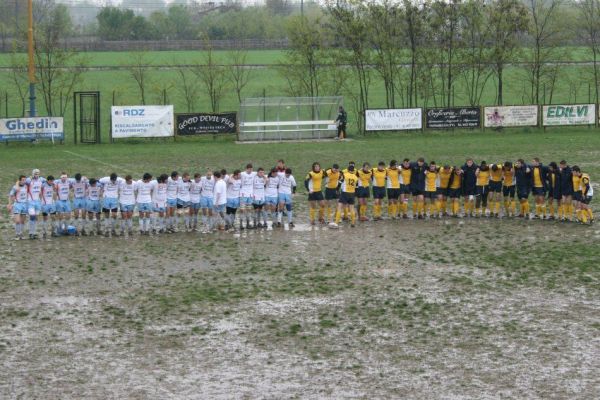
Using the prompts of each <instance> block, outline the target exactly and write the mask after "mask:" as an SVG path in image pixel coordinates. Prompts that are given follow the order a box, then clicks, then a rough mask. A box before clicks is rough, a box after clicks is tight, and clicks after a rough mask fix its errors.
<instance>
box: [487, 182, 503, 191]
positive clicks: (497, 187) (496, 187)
mask: <svg viewBox="0 0 600 400" xmlns="http://www.w3.org/2000/svg"><path fill="white" fill-rule="evenodd" d="M489 189H490V192H494V193H500V192H502V182H495V181H490V186H489Z"/></svg>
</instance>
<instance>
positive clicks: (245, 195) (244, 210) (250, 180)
mask: <svg viewBox="0 0 600 400" xmlns="http://www.w3.org/2000/svg"><path fill="white" fill-rule="evenodd" d="M255 176H256V172H254V171H253V170H252V164H248V165H246V170H245V171H244V172H242V173H241V174H240V178H241V180H242V187H241V189H240V229H244V225H243V223H244V218H245V219H246V228H248V229H250V216H251V214H252V203H253V202H254V198H253V192H254V177H255Z"/></svg>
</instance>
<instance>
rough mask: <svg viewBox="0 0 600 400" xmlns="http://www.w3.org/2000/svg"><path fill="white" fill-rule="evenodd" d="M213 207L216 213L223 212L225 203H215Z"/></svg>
mask: <svg viewBox="0 0 600 400" xmlns="http://www.w3.org/2000/svg"><path fill="white" fill-rule="evenodd" d="M214 209H215V212H217V213H223V212H225V204H217V205H216V206H214Z"/></svg>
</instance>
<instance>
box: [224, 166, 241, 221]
mask: <svg viewBox="0 0 600 400" xmlns="http://www.w3.org/2000/svg"><path fill="white" fill-rule="evenodd" d="M240 174H241V171H240V170H239V169H236V170H235V171H233V175H231V176H229V177H227V179H225V183H226V185H227V204H226V207H225V212H226V215H225V222H226V226H225V227H226V228H227V229H235V214H236V212H237V210H238V208H240V189H241V187H242V180H241V178H240Z"/></svg>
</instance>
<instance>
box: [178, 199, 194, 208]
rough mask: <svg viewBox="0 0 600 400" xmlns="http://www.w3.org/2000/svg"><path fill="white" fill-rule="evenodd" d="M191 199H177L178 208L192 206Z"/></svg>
mask: <svg viewBox="0 0 600 400" xmlns="http://www.w3.org/2000/svg"><path fill="white" fill-rule="evenodd" d="M190 204H191V202H190V201H185V200H181V199H177V208H179V209H181V208H190Z"/></svg>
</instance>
